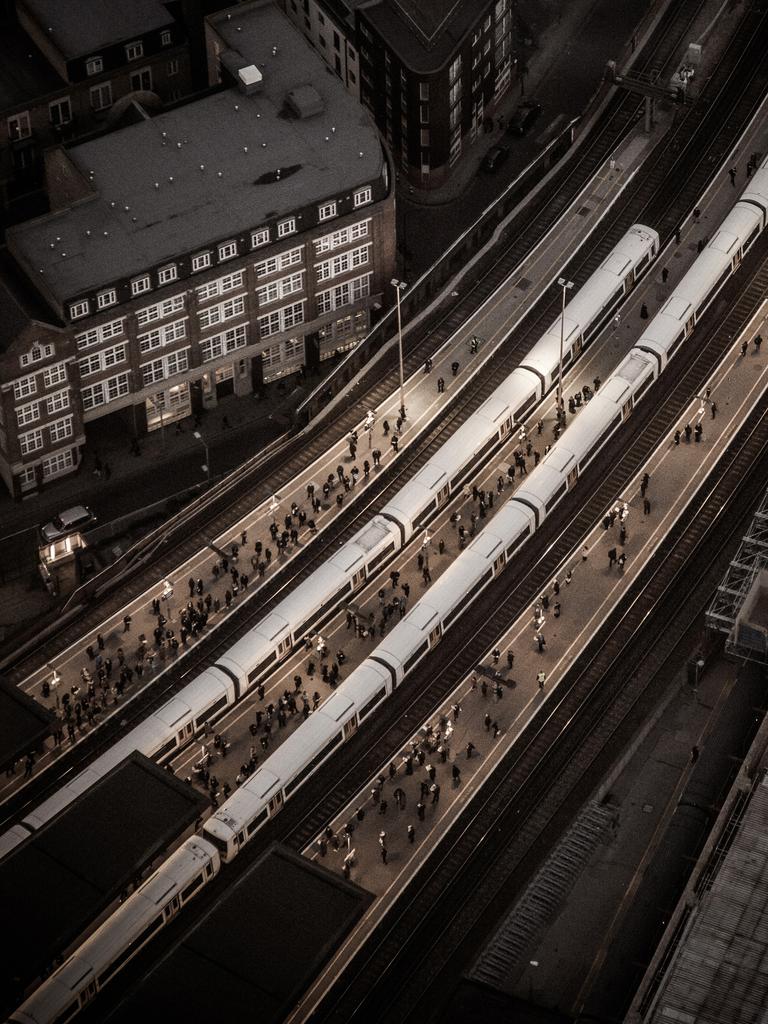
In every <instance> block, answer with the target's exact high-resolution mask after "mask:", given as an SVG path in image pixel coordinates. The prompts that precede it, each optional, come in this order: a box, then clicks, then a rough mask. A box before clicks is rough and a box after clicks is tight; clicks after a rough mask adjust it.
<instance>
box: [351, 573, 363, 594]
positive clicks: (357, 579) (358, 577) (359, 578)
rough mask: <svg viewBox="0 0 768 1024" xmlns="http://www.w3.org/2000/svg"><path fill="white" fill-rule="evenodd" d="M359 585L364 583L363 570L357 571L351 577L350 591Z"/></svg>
mask: <svg viewBox="0 0 768 1024" xmlns="http://www.w3.org/2000/svg"><path fill="white" fill-rule="evenodd" d="M361 583H365V569H364V568H363V569H358V571H357V572H356V573H355V575H354V576H353V577H352V589H353V590H354V589H355V587H359V586H360V584H361Z"/></svg>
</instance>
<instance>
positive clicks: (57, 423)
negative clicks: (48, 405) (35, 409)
mask: <svg viewBox="0 0 768 1024" xmlns="http://www.w3.org/2000/svg"><path fill="white" fill-rule="evenodd" d="M73 420H74V417H72V416H63V417H62V418H61V419H59V420H54V421H53V423H49V424H48V431H49V433H50V437H51V444H59V443H60V442H61V441H66V440H67V438H69V437H72V436H73V434H74V432H75V428H74V425H73Z"/></svg>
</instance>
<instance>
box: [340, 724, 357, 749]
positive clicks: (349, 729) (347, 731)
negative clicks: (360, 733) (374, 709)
mask: <svg viewBox="0 0 768 1024" xmlns="http://www.w3.org/2000/svg"><path fill="white" fill-rule="evenodd" d="M356 732H357V718H350V720H349V721H348V722H345V723H344V728H343V730H342V733H343V735H344V742H345V743H346V741H347V740H348V739H349V738H350V736H354V735H355V733H356Z"/></svg>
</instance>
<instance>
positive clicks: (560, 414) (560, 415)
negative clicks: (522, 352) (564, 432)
mask: <svg viewBox="0 0 768 1024" xmlns="http://www.w3.org/2000/svg"><path fill="white" fill-rule="evenodd" d="M557 283H558V284H559V285H560V287H561V288H562V289H563V308H562V312H561V314H560V369H559V371H558V375H557V422H558V423H562V424H563V426H565V411H564V410H563V342H564V340H565V296H566V293H567V292H568V290H569V289H570V288H573V281H566V280H565V278H564V277H558V279H557Z"/></svg>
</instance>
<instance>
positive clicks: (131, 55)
mask: <svg viewBox="0 0 768 1024" xmlns="http://www.w3.org/2000/svg"><path fill="white" fill-rule="evenodd" d="M143 56H144V43H143V42H142V41H141V40H140V39H138V40H136V42H134V43H126V44H125V59H126V60H139V59H140V58H141V57H143Z"/></svg>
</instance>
